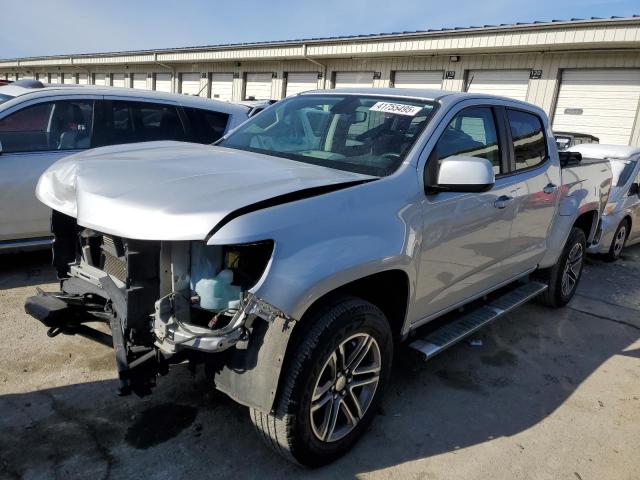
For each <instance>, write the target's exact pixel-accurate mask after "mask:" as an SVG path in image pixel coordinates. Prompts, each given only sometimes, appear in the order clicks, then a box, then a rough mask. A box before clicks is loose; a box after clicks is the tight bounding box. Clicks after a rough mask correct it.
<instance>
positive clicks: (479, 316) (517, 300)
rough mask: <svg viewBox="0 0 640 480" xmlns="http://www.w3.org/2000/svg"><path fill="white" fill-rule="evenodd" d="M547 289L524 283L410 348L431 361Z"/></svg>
mask: <svg viewBox="0 0 640 480" xmlns="http://www.w3.org/2000/svg"><path fill="white" fill-rule="evenodd" d="M546 289H547V286H546V285H545V284H543V283H539V282H529V283H525V284H524V285H521V286H518V287H516V288H514V289H512V290H510V291H508V292H507V293H504V294H502V295H501V296H499V297H497V298H494V299H492V300H491V301H489V303H486V304H484V305H481V306H479V307H477V308H475V309H474V310H471V311H469V312H465V313H463V314H462V315H461V316H460V317H458V318H456V319H455V320H452V321H451V322H449V323H447V324H445V325H443V326H442V327H440V328H438V329H437V330H435V331H434V332H431V333H430V334H428V335H427V336H425V337H423V338H419V339H417V340H414V341H413V342H411V343H410V344H409V347H410V348H412V349H413V350H416V351H417V352H419V353H420V355H421V356H422V357H423V359H424V360H429V359H430V358H432V357H434V356H436V355H437V354H438V353H440V352H442V351H443V350H446V349H447V348H449V347H450V346H452V345H455V344H456V343H457V342H459V341H460V340H462V339H464V338H465V337H467V336H469V335H471V334H472V333H473V332H475V331H477V330H479V329H480V328H482V327H484V326H485V325H487V324H488V323H491V322H492V321H494V320H495V319H497V318H499V317H501V316H503V315H505V314H506V313H509V312H510V311H511V310H513V309H514V308H517V307H519V306H520V305H522V304H523V303H526V302H528V301H529V300H531V299H532V298H535V297H536V296H538V295H540V294H541V293H542V292H544V291H545V290H546Z"/></svg>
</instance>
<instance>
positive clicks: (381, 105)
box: [369, 102, 422, 117]
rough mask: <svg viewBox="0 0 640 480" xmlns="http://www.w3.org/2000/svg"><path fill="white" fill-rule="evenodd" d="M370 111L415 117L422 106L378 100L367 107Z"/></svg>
mask: <svg viewBox="0 0 640 480" xmlns="http://www.w3.org/2000/svg"><path fill="white" fill-rule="evenodd" d="M369 110H370V111H372V112H385V113H395V114H396V115H408V116H410V117H415V116H416V115H417V114H418V112H419V111H420V110H422V107H415V106H413V105H405V104H403V103H390V102H378V103H376V104H375V105H374V106H373V107H371V108H370V109H369Z"/></svg>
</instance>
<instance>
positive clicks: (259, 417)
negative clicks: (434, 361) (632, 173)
mask: <svg viewBox="0 0 640 480" xmlns="http://www.w3.org/2000/svg"><path fill="white" fill-rule="evenodd" d="M579 160H580V156H579V155H578V154H563V156H562V159H561V158H560V157H559V155H558V153H557V151H556V146H555V142H554V138H553V135H552V133H551V131H550V129H549V125H548V120H547V117H546V115H545V114H544V112H543V111H542V110H541V109H539V108H537V107H535V106H532V105H529V104H526V103H523V102H518V101H515V100H509V99H504V98H498V97H492V96H481V95H472V94H462V93H447V92H442V91H423V90H402V91H399V90H394V89H380V90H377V89H370V90H330V91H315V92H308V93H305V94H301V95H298V96H295V97H291V98H288V99H285V100H283V101H281V102H278V103H276V104H275V105H272V106H271V107H269V108H267V109H266V110H264V111H263V112H261V113H260V114H259V115H257V116H255V117H253V118H251V119H250V120H248V121H247V122H246V123H244V124H243V125H241V126H240V127H238V128H237V129H236V130H235V131H233V132H231V133H230V134H228V135H226V136H225V137H223V138H222V139H221V141H220V142H219V143H218V146H203V145H188V144H184V143H178V142H167V143H164V144H162V145H160V146H157V147H155V148H154V147H153V146H151V145H149V146H145V145H127V146H120V147H109V148H101V149H97V150H94V151H91V152H87V153H84V154H78V155H75V156H72V157H68V158H66V159H64V160H62V161H60V162H58V163H57V164H55V165H54V166H52V167H51V168H49V169H48V170H47V172H45V174H44V175H43V176H42V177H41V179H40V181H39V184H38V188H37V195H38V198H40V200H42V201H43V202H44V203H45V204H46V205H48V206H50V207H51V208H53V209H54V216H53V233H54V234H55V238H56V241H55V244H54V263H55V266H56V268H57V269H58V272H59V275H60V278H61V288H60V291H58V292H50V293H41V294H40V295H38V296H35V297H31V298H29V299H28V300H27V304H26V309H27V311H28V312H29V313H30V314H31V315H33V316H34V317H35V318H37V319H39V320H40V321H42V322H43V323H44V324H45V325H46V326H47V327H48V328H49V329H50V330H49V334H50V335H51V336H55V335H57V334H59V333H66V334H81V335H84V336H87V337H89V338H91V339H93V340H96V341H101V342H103V343H105V344H108V345H110V346H111V345H113V347H114V350H115V357H116V365H117V369H118V373H119V378H120V382H121V391H122V392H123V393H128V392H130V391H134V392H136V393H138V394H147V393H149V392H150V389H151V387H152V386H154V384H155V378H156V375H157V374H159V373H160V374H161V373H164V372H166V371H167V368H168V366H169V365H170V364H173V363H178V362H184V361H189V362H191V363H192V364H193V365H196V364H204V366H205V371H206V372H207V374H208V375H209V376H210V378H211V380H212V382H213V384H214V385H215V387H216V388H217V389H219V390H221V391H223V392H225V393H227V394H228V395H229V396H231V397H232V398H233V399H235V400H236V401H238V402H240V403H242V404H244V405H247V406H248V407H249V408H250V411H251V419H252V421H253V422H254V424H255V426H256V429H257V430H258V432H259V434H260V435H261V436H262V437H263V438H264V439H265V441H266V443H267V444H268V445H270V446H271V447H273V448H274V449H275V450H276V451H277V452H278V453H280V454H282V455H284V456H285V457H286V458H288V459H290V460H292V461H295V462H298V463H300V464H303V465H310V466H315V465H321V464H324V463H327V462H329V461H331V460H333V459H335V458H337V457H338V456H339V455H341V454H343V453H344V452H345V451H346V450H347V449H349V448H350V447H351V446H352V445H353V444H354V443H355V442H356V441H357V439H358V437H359V436H360V435H361V434H362V433H363V431H364V429H365V428H366V426H367V425H368V424H369V422H370V421H371V420H372V418H373V416H374V412H375V406H376V404H377V403H378V402H379V400H380V397H381V395H382V393H383V391H384V388H385V386H386V384H387V380H388V378H389V374H390V372H391V361H392V358H393V352H394V349H395V348H396V346H397V345H399V344H400V343H402V342H405V341H407V343H408V344H409V346H410V347H412V348H413V349H414V350H415V351H417V352H419V353H420V355H421V356H422V357H423V358H431V357H433V356H434V355H436V354H437V353H439V352H440V351H442V350H443V349H445V348H447V347H448V346H450V345H452V344H454V343H455V342H456V341H458V340H460V339H462V338H464V337H465V336H467V335H469V334H470V333H471V332H473V331H475V330H477V329H478V328H480V327H481V326H482V325H484V324H486V323H487V322H490V321H492V320H494V319H496V318H498V317H499V316H501V315H503V314H504V313H506V312H508V311H510V310H512V309H513V308H515V307H517V306H518V305H520V304H522V303H524V302H525V301H527V300H529V299H531V298H534V297H538V298H539V299H540V300H541V301H542V302H543V303H545V304H547V305H550V306H554V307H559V306H563V305H565V304H566V303H567V302H568V301H569V300H570V299H571V297H572V295H573V294H574V292H575V289H576V285H577V283H578V281H579V279H580V275H581V272H582V264H583V258H584V252H585V248H586V246H587V244H589V243H590V242H591V241H592V239H593V236H594V234H595V231H596V225H597V224H598V220H599V217H600V212H601V210H602V208H603V207H604V205H605V204H606V202H607V197H608V194H609V188H610V184H611V168H610V166H609V163H608V162H607V161H603V162H601V163H598V162H595V163H589V164H588V165H585V166H579V164H577V162H579ZM571 164H574V165H573V166H572V165H571ZM563 167H564V168H563ZM462 307H464V310H463V311H462V313H461V308H462ZM435 319H439V321H438V322H433V320H435ZM89 321H103V322H107V323H108V324H109V325H110V327H111V332H112V336H111V337H110V338H107V339H105V337H104V334H102V333H100V332H97V331H96V330H93V329H92V328H90V327H89V326H88V325H86V323H85V322H89Z"/></svg>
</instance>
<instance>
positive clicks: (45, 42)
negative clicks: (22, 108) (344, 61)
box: [0, 0, 640, 59]
mask: <svg viewBox="0 0 640 480" xmlns="http://www.w3.org/2000/svg"><path fill="white" fill-rule="evenodd" d="M633 14H640V2H638V0H566V1H563V0H528V1H521V0H511V1H508V0H454V1H445V0H437V1H433V0H315V1H309V0H232V1H229V0H228V1H219V0H209V1H207V0H182V1H178V0H153V1H150V0H100V1H95V0H88V1H87V0H83V1H80V0H53V1H52V0H30V1H27V2H25V1H11V0H4V1H3V2H2V7H0V58H5V59H9V58H19V57H28V56H44V55H64V54H79V53H99V52H111V51H122V50H141V49H154V48H170V47H187V46H196V45H216V44H222V43H242V42H254V41H266V40H288V39H299V38H312V37H329V36H336V35H356V34H366V33H381V32H397V31H404V30H425V29H429V28H444V27H466V26H472V25H473V26H479V25H485V24H492V25H493V24H500V23H514V22H530V21H534V20H552V19H570V18H586V17H610V16H631V15H633Z"/></svg>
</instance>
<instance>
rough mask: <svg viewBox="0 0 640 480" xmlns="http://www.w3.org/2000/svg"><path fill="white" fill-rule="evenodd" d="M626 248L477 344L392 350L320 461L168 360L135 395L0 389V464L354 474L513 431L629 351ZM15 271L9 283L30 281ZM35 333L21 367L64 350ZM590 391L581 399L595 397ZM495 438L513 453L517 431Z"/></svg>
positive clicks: (13, 468) (634, 264)
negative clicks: (277, 448) (361, 432)
mask: <svg viewBox="0 0 640 480" xmlns="http://www.w3.org/2000/svg"><path fill="white" fill-rule="evenodd" d="M628 250H629V252H628V253H627V254H626V255H625V257H624V258H623V259H622V262H619V263H617V264H613V265H608V264H604V263H602V262H600V261H598V260H592V261H590V262H589V265H587V267H586V269H585V278H584V281H583V282H582V284H581V287H580V292H579V295H577V296H576V298H575V299H574V301H573V302H572V303H571V304H570V305H569V307H568V308H565V309H560V310H549V309H547V308H544V307H541V306H538V305H535V304H530V305H526V306H524V307H522V308H521V309H519V310H517V311H515V312H513V313H511V314H510V315H508V316H506V317H504V318H502V319H500V320H498V321H497V322H496V323H494V324H493V325H491V326H489V327H487V328H485V329H484V330H482V331H481V332H480V333H479V334H478V335H477V336H476V337H475V338H476V339H481V340H482V346H471V345H470V344H468V343H461V344H459V345H458V346H455V347H453V348H452V349H450V350H449V351H446V352H444V353H442V354H441V355H440V356H438V357H436V358H435V359H433V360H432V361H430V362H428V363H420V364H416V363H414V362H410V361H409V358H408V357H407V355H406V354H403V353H400V354H399V355H398V361H397V362H396V364H395V367H394V369H393V372H392V380H391V383H390V385H389V388H388V390H387V392H386V396H385V398H384V400H383V402H382V405H381V407H380V409H379V411H378V412H377V413H378V415H377V418H376V419H375V422H374V424H373V426H372V427H371V429H370V430H369V431H368V432H367V434H366V435H365V436H364V437H363V439H362V440H361V441H360V443H359V444H358V445H357V446H356V447H355V448H354V449H353V450H352V451H351V452H350V453H349V454H347V456H345V457H344V458H342V459H341V460H339V461H337V462H335V463H334V464H332V465H329V466H327V467H325V468H322V469H318V470H313V471H306V470H303V469H300V468H298V467H295V466H293V465H291V464H289V463H287V462H286V461H284V460H282V459H281V458H279V457H278V456H276V455H275V454H273V453H272V452H271V451H270V450H268V449H267V448H266V447H265V446H264V445H263V444H262V443H261V441H260V440H259V439H258V437H257V436H256V435H255V434H254V432H253V428H252V426H251V422H250V420H249V415H248V412H247V410H246V409H245V408H244V407H242V406H239V405H237V404H235V403H234V402H233V401H231V400H230V399H228V398H227V397H225V396H224V395H222V394H219V393H215V392H214V391H213V390H212V388H211V386H210V385H209V384H208V383H207V382H206V381H205V380H204V379H203V378H202V375H201V374H200V375H199V376H198V377H196V379H195V380H194V379H192V378H191V377H190V376H189V374H188V372H187V369H186V368H184V367H182V366H177V367H175V368H174V369H173V370H172V371H171V372H170V373H169V375H167V376H166V377H162V378H159V379H158V386H157V387H156V389H155V391H154V393H153V395H151V396H150V397H147V398H144V399H139V398H136V397H124V398H119V397H116V396H115V394H114V392H115V389H116V382H115V381H114V380H105V381H93V382H88V383H81V384H76V385H70V386H64V387H58V388H50V389H40V390H36V391H32V392H28V393H19V394H4V395H0V412H2V413H3V415H1V416H0V477H1V478H23V477H29V478H31V477H34V478H35V477H37V478H50V477H56V478H57V477H63V478H82V479H86V478H92V479H93V478H146V479H154V478H157V479H165V478H167V479H168V478H185V477H191V478H225V477H232V476H233V477H236V478H290V477H299V476H305V477H311V478H331V479H334V478H352V477H355V476H357V475H358V474H362V473H365V472H372V471H376V470H380V469H385V468H391V467H394V466H396V465H400V464H402V463H405V462H410V461H413V460H418V459H424V458H429V457H432V456H435V455H438V454H442V453H446V452H455V451H456V450H458V449H462V448H465V447H470V446H473V445H478V444H481V443H484V442H491V441H492V440H494V439H498V438H500V437H510V436H513V435H516V434H518V433H520V432H523V431H524V430H527V429H529V428H531V427H533V426H535V425H536V424H538V423H540V422H541V421H543V420H544V419H545V418H547V417H548V416H549V415H550V414H551V413H552V412H554V411H555V410H556V409H557V408H558V407H560V406H561V405H563V404H564V403H565V402H566V401H567V399H568V398H569V397H570V396H571V395H572V394H573V393H574V392H575V390H576V389H577V388H579V386H580V385H581V384H582V382H584V381H585V380H586V379H587V378H588V377H589V376H590V375H591V374H592V373H594V372H595V371H596V370H597V369H599V368H601V367H602V365H603V363H605V362H606V361H607V360H609V359H611V358H612V357H614V356H617V355H622V356H627V357H632V358H638V357H639V356H640V353H639V352H640V349H638V348H637V346H634V347H631V345H633V344H634V343H635V342H637V341H638V339H639V338H640V320H639V319H640V315H638V312H640V305H638V299H640V282H639V281H638V280H640V262H638V260H639V259H640V247H635V248H632V249H628ZM41 264H42V259H39V260H38V259H36V260H34V263H33V264H31V265H41ZM20 265H21V268H20V270H21V271H24V263H22V264H20ZM10 268H12V267H7V264H3V265H2V269H3V270H5V271H6V270H9V269H10ZM15 270H16V272H19V269H18V267H17V265H15ZM45 276H46V275H45ZM16 278H17V280H13V281H12V282H13V283H14V285H13V286H14V287H15V286H24V285H30V283H29V279H28V278H23V279H22V280H20V275H17V277H16ZM46 281H48V278H39V279H38V281H34V282H33V284H34V285H35V284H37V283H45V282H46ZM21 282H22V283H21ZM2 288H7V285H6V283H3V284H0V289H2ZM585 302H587V303H585ZM588 302H592V303H588ZM593 302H598V305H600V306H601V307H602V309H603V310H602V311H599V310H598V309H597V308H594V303H593ZM614 307H615V308H614ZM607 309H608V310H607ZM602 312H608V313H607V314H606V315H603V314H602ZM79 341H80V340H79ZM42 342H43V345H44V346H43V356H42V357H39V358H34V359H33V361H31V362H30V364H29V365H28V366H26V365H25V366H26V367H28V368H25V370H24V372H25V373H24V375H38V371H39V369H43V368H45V365H43V364H44V363H46V362H47V360H46V359H47V358H49V357H47V356H46V354H45V353H44V351H45V350H47V349H50V350H55V348H56V346H57V349H58V350H59V349H60V347H62V349H63V350H65V351H64V352H61V351H60V352H57V353H56V352H53V353H56V355H58V354H64V355H67V354H69V353H71V351H72V343H59V344H51V343H48V342H51V341H50V340H46V339H44V338H43V340H42ZM44 342H47V343H44ZM54 342H55V340H54ZM50 345H54V346H50ZM630 347H631V348H630ZM67 349H68V350H69V351H68V352H67V351H66V350H67ZM86 352H87V353H86V354H84V356H82V357H81V358H80V359H79V360H78V361H81V362H82V365H84V366H81V368H82V369H83V370H85V371H89V372H98V371H101V372H105V371H110V369H112V368H113V358H112V357H111V355H110V353H109V351H108V350H107V349H103V347H99V346H96V347H95V348H90V349H88V350H86ZM51 358H57V357H56V356H55V355H54V356H51ZM47 366H48V368H49V369H50V368H51V365H47ZM603 368H606V367H603ZM632 373H633V372H632ZM74 378H75V377H74ZM103 378H104V377H103ZM639 380H640V377H639ZM5 381H6V378H5ZM18 384H19V382H18ZM2 391H3V385H2V383H0V392H2ZM4 391H5V392H6V391H7V390H6V389H4ZM589 400H590V401H592V402H593V405H589V406H587V407H588V408H593V409H598V408H601V405H599V402H598V398H590V399H589ZM505 448H513V449H514V452H513V454H514V455H517V454H519V453H521V452H520V450H522V451H524V450H525V449H526V448H527V445H521V444H513V443H510V444H509V445H507V446H505Z"/></svg>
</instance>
